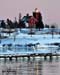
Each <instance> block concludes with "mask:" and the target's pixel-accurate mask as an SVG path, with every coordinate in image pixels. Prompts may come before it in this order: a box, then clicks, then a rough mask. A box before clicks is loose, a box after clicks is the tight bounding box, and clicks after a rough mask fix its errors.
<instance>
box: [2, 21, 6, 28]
mask: <svg viewBox="0 0 60 75" xmlns="http://www.w3.org/2000/svg"><path fill="white" fill-rule="evenodd" d="M1 27H2V28H6V24H5V22H4V20H2V22H1Z"/></svg>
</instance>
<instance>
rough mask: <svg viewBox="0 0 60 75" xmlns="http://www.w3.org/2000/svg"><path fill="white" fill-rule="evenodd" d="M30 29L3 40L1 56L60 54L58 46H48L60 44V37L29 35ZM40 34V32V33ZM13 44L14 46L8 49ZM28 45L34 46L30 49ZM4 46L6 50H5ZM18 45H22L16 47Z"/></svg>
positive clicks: (0, 50) (55, 35) (56, 35)
mask: <svg viewBox="0 0 60 75" xmlns="http://www.w3.org/2000/svg"><path fill="white" fill-rule="evenodd" d="M24 32H25V33H24ZM28 32H29V29H27V30H26V29H22V30H21V31H20V30H18V31H17V32H16V33H13V34H10V36H9V37H8V38H5V39H1V43H0V55H4V54H30V53H31V54H32V53H60V49H59V48H60V47H59V46H56V45H48V44H51V43H60V35H59V34H54V35H53V38H52V35H51V34H35V35H29V34H27V33H28ZM39 32H40V31H39ZM9 44H11V45H12V46H11V47H10V49H9V47H8V45H9ZM28 44H33V46H30V47H28V46H27V45H28ZM3 45H5V46H4V48H3ZM16 45H20V46H19V47H16Z"/></svg>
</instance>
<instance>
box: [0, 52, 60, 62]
mask: <svg viewBox="0 0 60 75" xmlns="http://www.w3.org/2000/svg"><path fill="white" fill-rule="evenodd" d="M59 56H60V54H52V53H48V54H44V53H42V54H26V55H1V56H0V59H1V58H3V59H4V60H5V61H6V60H7V58H8V59H9V61H12V60H13V58H15V60H16V61H17V59H18V58H23V59H24V58H27V59H28V60H30V58H35V57H40V58H41V57H44V60H46V59H47V57H49V59H50V60H52V59H53V57H56V58H58V57H59Z"/></svg>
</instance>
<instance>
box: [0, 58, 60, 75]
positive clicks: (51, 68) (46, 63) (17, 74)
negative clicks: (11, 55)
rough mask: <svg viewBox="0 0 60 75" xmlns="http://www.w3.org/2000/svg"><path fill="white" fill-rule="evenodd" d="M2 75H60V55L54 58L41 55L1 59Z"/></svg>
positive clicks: (0, 71)
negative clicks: (16, 59)
mask: <svg viewBox="0 0 60 75" xmlns="http://www.w3.org/2000/svg"><path fill="white" fill-rule="evenodd" d="M0 75H60V57H59V58H58V59H57V58H56V57H55V58H53V59H52V60H49V58H47V59H46V60H44V59H43V58H39V57H37V58H31V59H30V60H28V59H27V58H18V61H15V59H13V60H12V61H9V59H7V60H6V61H4V60H3V59H0Z"/></svg>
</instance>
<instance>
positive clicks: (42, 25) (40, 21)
mask: <svg viewBox="0 0 60 75" xmlns="http://www.w3.org/2000/svg"><path fill="white" fill-rule="evenodd" d="M33 16H34V17H35V18H36V19H37V20H38V21H37V22H36V28H39V30H40V28H44V24H43V21H42V15H41V13H40V12H39V11H38V9H37V8H36V9H35V11H34V12H33Z"/></svg>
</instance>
